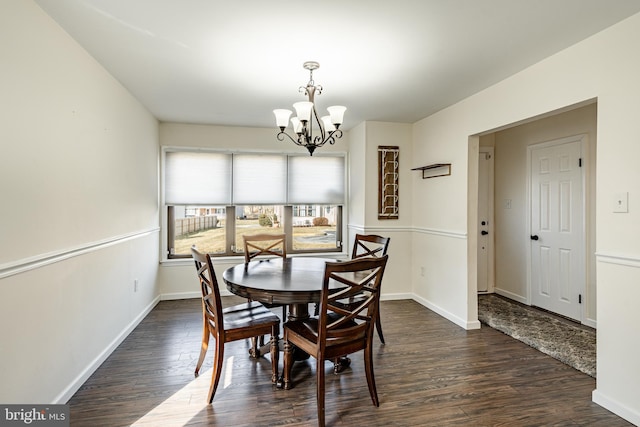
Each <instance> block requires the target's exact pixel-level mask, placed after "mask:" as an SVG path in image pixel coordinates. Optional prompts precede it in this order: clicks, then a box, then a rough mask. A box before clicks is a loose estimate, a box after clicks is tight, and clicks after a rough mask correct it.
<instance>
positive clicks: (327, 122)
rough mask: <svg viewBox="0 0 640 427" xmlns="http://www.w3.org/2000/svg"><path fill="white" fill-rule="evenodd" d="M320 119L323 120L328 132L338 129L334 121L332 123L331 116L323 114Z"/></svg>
mask: <svg viewBox="0 0 640 427" xmlns="http://www.w3.org/2000/svg"><path fill="white" fill-rule="evenodd" d="M320 120H322V124H324V130H326V131H328V132H331V131H334V130H336V126H335V125H334V124H333V123H331V117H330V116H322V117H320Z"/></svg>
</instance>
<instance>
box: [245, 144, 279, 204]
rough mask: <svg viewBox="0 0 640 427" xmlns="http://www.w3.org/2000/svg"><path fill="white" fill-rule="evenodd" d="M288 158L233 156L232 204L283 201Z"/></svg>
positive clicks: (252, 155) (269, 155)
mask: <svg viewBox="0 0 640 427" xmlns="http://www.w3.org/2000/svg"><path fill="white" fill-rule="evenodd" d="M286 196H287V157H286V156H283V155H282V154H276V155H273V154H234V155H233V203H234V204H236V205H241V204H242V205H248V204H274V205H275V204H284V203H285V202H286Z"/></svg>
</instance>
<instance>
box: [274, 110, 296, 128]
mask: <svg viewBox="0 0 640 427" xmlns="http://www.w3.org/2000/svg"><path fill="white" fill-rule="evenodd" d="M273 114H275V115H276V125H277V126H278V127H279V128H280V130H281V131H283V130H284V129H285V128H286V127H287V125H288V124H289V117H291V114H292V111H291V110H285V109H277V110H273Z"/></svg>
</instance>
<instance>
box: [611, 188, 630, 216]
mask: <svg viewBox="0 0 640 427" xmlns="http://www.w3.org/2000/svg"><path fill="white" fill-rule="evenodd" d="M613 202H614V206H613V212H615V213H628V212H629V193H627V192H620V193H616V194H615V195H614V201H613Z"/></svg>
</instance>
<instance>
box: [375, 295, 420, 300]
mask: <svg viewBox="0 0 640 427" xmlns="http://www.w3.org/2000/svg"><path fill="white" fill-rule="evenodd" d="M413 297H414V295H413V294H381V295H380V301H397V300H402V299H413Z"/></svg>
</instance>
